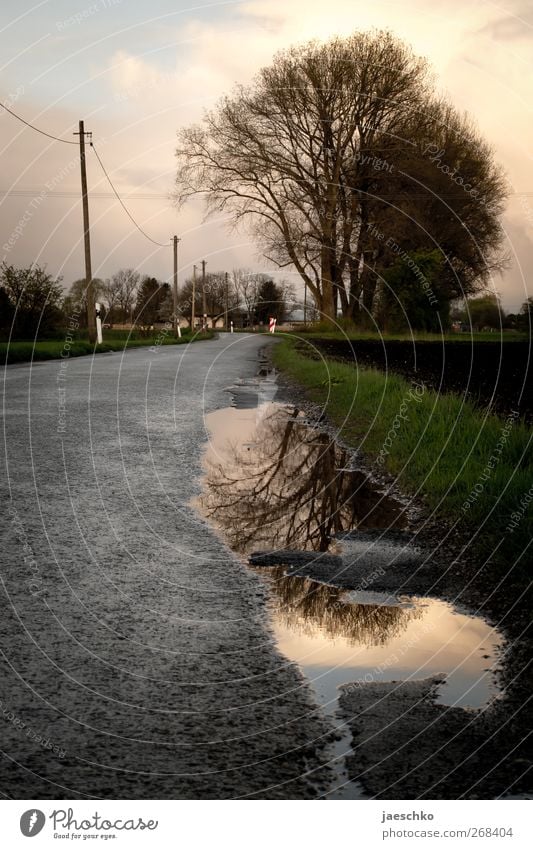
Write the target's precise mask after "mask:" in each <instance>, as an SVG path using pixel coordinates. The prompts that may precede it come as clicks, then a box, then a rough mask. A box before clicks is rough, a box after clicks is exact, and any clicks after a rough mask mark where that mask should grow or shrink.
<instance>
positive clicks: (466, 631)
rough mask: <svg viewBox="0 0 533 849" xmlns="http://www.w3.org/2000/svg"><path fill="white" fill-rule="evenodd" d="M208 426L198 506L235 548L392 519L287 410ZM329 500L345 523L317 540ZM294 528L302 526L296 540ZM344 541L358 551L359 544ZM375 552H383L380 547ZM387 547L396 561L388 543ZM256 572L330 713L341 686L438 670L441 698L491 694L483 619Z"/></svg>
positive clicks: (302, 541) (494, 638) (288, 644)
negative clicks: (204, 477) (203, 485)
mask: <svg viewBox="0 0 533 849" xmlns="http://www.w3.org/2000/svg"><path fill="white" fill-rule="evenodd" d="M206 424H207V426H208V428H209V430H210V433H211V438H210V441H209V445H208V448H207V452H206V457H205V464H206V469H207V481H206V491H205V494H204V495H203V496H202V497H201V499H200V502H201V506H202V508H203V509H204V510H205V512H206V513H207V515H209V516H210V518H211V519H212V520H213V521H214V522H215V523H216V524H218V525H219V526H220V527H221V528H222V530H223V531H224V532H225V534H226V536H227V537H228V540H229V541H230V543H231V545H232V546H233V547H234V548H235V549H236V550H237V551H241V552H246V553H249V552H250V551H251V550H252V549H253V548H255V547H259V548H260V549H261V548H265V549H266V548H275V547H282V548H283V547H288V548H300V549H307V550H313V549H314V550H317V549H319V548H320V549H322V550H325V549H326V548H327V547H329V546H327V545H325V543H326V542H327V538H328V537H329V533H330V532H334V531H336V530H337V531H338V530H341V531H342V530H349V529H350V528H351V527H352V528H353V527H354V526H357V524H358V522H359V520H360V517H361V515H363V517H364V523H365V527H366V525H367V524H368V523H370V525H374V526H377V527H379V526H380V520H383V521H384V523H385V526H386V522H387V521H389V520H390V519H391V517H392V518H394V516H395V515H396V514H397V511H398V504H397V502H394V501H392V500H391V499H388V500H387V499H380V497H379V496H378V494H376V493H375V492H372V491H371V487H370V486H369V484H368V483H366V481H364V480H363V481H362V482H361V476H360V473H355V475H352V476H351V473H350V471H349V470H346V469H345V468H344V467H345V466H346V461H347V455H346V452H345V451H344V449H341V448H340V447H339V446H338V445H336V444H335V443H333V442H332V441H331V439H330V438H329V437H327V436H326V435H325V434H323V433H321V432H320V431H318V430H312V429H311V428H309V427H306V426H305V425H304V424H303V423H302V422H301V419H300V417H299V416H298V414H297V411H295V410H294V409H293V408H290V407H286V406H282V405H279V404H272V403H271V404H263V405H260V406H258V407H255V408H244V409H236V408H227V409H224V410H217V411H216V412H214V413H211V414H209V415H208V416H207V419H206ZM340 469H341V470H343V471H341V472H339V470H340ZM266 479H268V480H271V481H272V484H271V486H269V488H265V487H264V481H265V480H266ZM354 489H355V490H356V495H355V497H354V495H353V491H354ZM332 504H337V511H338V522H339V524H340V525H341V527H340V528H338V527H337V528H335V527H334V526H332V525H331V523H330V524H329V525H328V534H325V533H323V532H322V531H320V532H317V531H316V527H317V525H319V524H320V520H322V521H324V522H329V518H328V516H329V513H328V510H331V505H332ZM295 516H296V518H294V517H295ZM307 516H309V522H308V523H307V522H306V519H307ZM369 517H370V519H369ZM294 528H301V529H302V530H301V531H300V530H298V533H295V532H294ZM289 532H290V533H293V537H292V538H290V537H289ZM363 538H364V535H363V536H362V537H361V539H363ZM344 545H345V546H346V548H347V549H348V548H349V549H351V550H356V549H357V545H358V542H357V536H356V538H355V540H354V539H352V540H351V541H347V542H346V543H344ZM365 545H366V544H365ZM377 547H378V548H379V549H381V550H382V551H384V552H385V553H386V551H385V550H386V549H387V542H386V540H380V541H379V545H378V546H377ZM391 551H392V553H393V554H394V555H395V551H394V547H393V548H392V549H391ZM395 556H396V555H395ZM259 574H261V575H263V576H264V577H265V578H266V579H267V580H268V583H269V584H270V585H271V589H272V597H273V602H274V603H273V626H274V631H275V634H276V639H277V642H278V645H279V648H280V649H281V651H282V652H283V653H284V654H285V655H286V656H287V657H288V658H289V659H290V660H293V661H296V662H297V663H298V664H300V666H301V667H302V669H303V670H304V672H305V674H306V675H307V676H308V678H309V679H311V680H312V681H313V684H314V687H315V689H316V691H317V694H318V696H319V698H320V701H321V703H322V704H323V705H324V706H326V707H327V706H328V705H329V706H330V707H329V708H328V709H329V710H330V711H333V710H334V708H335V706H336V702H337V697H338V692H337V687H338V686H339V685H340V684H344V683H346V682H348V681H356V680H362V681H365V680H366V681H391V680H396V679H406V678H409V677H412V678H427V677H428V676H430V675H434V674H437V673H444V674H445V675H446V676H447V678H446V683H445V684H443V685H442V687H441V688H440V695H439V699H440V701H442V702H443V703H445V704H457V705H462V706H472V707H478V706H480V705H483V704H485V703H486V702H487V701H488V699H489V698H490V697H491V695H494V694H495V693H496V690H495V688H494V684H493V676H492V675H491V673H490V672H488V671H487V670H489V669H490V668H491V667H494V666H495V665H496V664H497V656H496V646H497V645H498V644H499V643H500V639H499V637H498V634H497V633H496V632H494V631H493V630H492V629H491V628H490V627H489V626H488V625H487V623H486V622H485V621H484V620H483V619H481V618H477V617H474V616H468V615H465V614H462V613H459V612H457V611H456V610H455V609H454V608H453V606H452V605H449V604H447V603H445V602H443V601H438V600H435V599H429V598H427V599H419V600H417V603H416V604H415V605H413V604H412V603H411V602H412V599H407V598H405V597H404V598H402V599H400V600H397V601H399V603H397V604H396V605H395V606H392V605H391V601H392V604H393V605H394V599H391V597H387V596H381V597H380V596H379V594H375V593H370V592H367V593H364V592H363V593H361V592H359V593H353V592H352V593H350V592H346V591H341V590H338V589H336V588H334V587H326V586H324V585H322V584H317V583H316V582H313V581H310V580H307V579H304V578H297V577H286V576H285V575H284V572H283V569H280V568H278V569H260V570H259ZM355 602H362V603H360V604H358V603H355ZM387 602H388V604H387Z"/></svg>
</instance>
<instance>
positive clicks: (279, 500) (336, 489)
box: [201, 409, 404, 552]
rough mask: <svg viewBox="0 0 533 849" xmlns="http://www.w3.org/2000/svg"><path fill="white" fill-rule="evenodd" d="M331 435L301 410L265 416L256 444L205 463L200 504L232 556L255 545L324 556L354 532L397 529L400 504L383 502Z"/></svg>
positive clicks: (258, 429)
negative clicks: (303, 418)
mask: <svg viewBox="0 0 533 849" xmlns="http://www.w3.org/2000/svg"><path fill="white" fill-rule="evenodd" d="M347 462H348V455H347V453H346V451H344V450H343V449H342V448H341V447H340V446H339V445H337V444H336V443H335V442H334V441H333V440H332V439H331V437H330V436H329V435H328V434H327V433H324V432H321V431H318V430H315V429H312V428H310V427H308V426H306V425H304V424H303V423H301V422H299V420H298V411H297V410H293V411H292V412H290V411H289V412H287V411H286V410H279V409H278V410H275V412H274V413H272V414H270V415H267V416H265V418H264V419H263V420H262V422H261V424H260V425H259V426H258V428H257V431H256V433H255V435H254V444H253V446H247V447H245V448H242V447H237V446H232V447H231V448H230V449H229V450H228V451H226V452H225V454H224V460H223V461H221V460H220V458H219V459H218V461H217V462H214V461H212V460H210V461H208V475H207V491H206V494H205V495H204V496H203V497H202V499H201V503H202V506H203V508H204V510H205V511H206V513H207V515H208V516H209V518H212V519H213V520H214V521H216V523H217V524H219V525H220V526H221V527H222V528H223V529H224V531H225V532H226V535H227V537H228V540H229V542H230V544H231V545H232V546H233V548H235V549H236V550H237V551H242V552H247V551H250V550H251V549H252V548H253V547H257V546H258V545H263V546H264V545H266V546H267V547H268V548H270V549H272V548H296V549H297V548H299V549H311V550H313V551H327V549H328V547H329V545H330V542H331V538H332V536H333V535H334V534H336V533H339V532H340V531H345V530H349V529H351V528H354V527H361V528H380V527H389V526H391V525H393V524H394V525H395V526H396V527H402V526H403V525H404V517H403V514H402V508H401V506H400V505H399V504H398V503H397V502H395V501H393V500H392V499H390V498H385V497H383V496H381V495H380V494H379V493H378V492H376V491H375V489H374V488H373V487H372V486H371V484H370V483H369V481H368V479H367V477H366V476H365V475H364V474H363V473H362V472H358V471H349V470H346V469H345V468H344V467H345V465H346V463H347Z"/></svg>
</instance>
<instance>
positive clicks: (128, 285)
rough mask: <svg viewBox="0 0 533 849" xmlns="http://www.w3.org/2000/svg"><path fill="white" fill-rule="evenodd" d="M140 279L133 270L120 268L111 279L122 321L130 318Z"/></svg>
mask: <svg viewBox="0 0 533 849" xmlns="http://www.w3.org/2000/svg"><path fill="white" fill-rule="evenodd" d="M140 279H141V275H140V274H139V272H138V271H135V270H134V269H133V268H121V269H120V271H117V272H116V273H115V274H113V277H112V278H111V281H112V284H113V285H114V286H115V287H116V302H117V304H118V307H119V309H120V311H121V313H122V319H123V320H126V319H127V318H128V317H131V314H132V310H133V305H134V303H135V294H136V291H137V288H138V286H139V282H140Z"/></svg>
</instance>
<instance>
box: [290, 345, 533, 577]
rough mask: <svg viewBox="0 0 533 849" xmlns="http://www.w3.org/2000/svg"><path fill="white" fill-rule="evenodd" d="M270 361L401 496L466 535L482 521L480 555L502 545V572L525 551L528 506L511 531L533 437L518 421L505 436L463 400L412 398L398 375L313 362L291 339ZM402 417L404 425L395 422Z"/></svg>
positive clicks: (530, 476) (530, 526) (530, 465)
mask: <svg viewBox="0 0 533 849" xmlns="http://www.w3.org/2000/svg"><path fill="white" fill-rule="evenodd" d="M274 360H275V363H276V365H277V367H278V368H280V369H281V370H283V371H285V372H286V373H287V374H288V375H289V376H290V377H292V378H293V379H294V380H296V381H297V382H298V383H300V384H302V386H304V387H305V388H306V389H307V392H308V394H309V397H310V398H311V399H312V400H314V401H316V402H318V403H320V404H321V405H324V407H325V412H326V414H327V415H328V417H329V418H330V419H331V420H332V421H333V422H334V424H335V425H337V426H338V428H339V430H340V432H341V434H342V437H343V439H344V440H345V441H347V442H348V443H349V444H351V445H352V446H354V447H358V448H361V450H362V452H363V454H364V455H365V456H366V457H368V458H369V459H370V460H373V461H375V462H376V464H377V465H378V466H381V467H382V468H384V469H386V470H387V471H388V472H390V473H391V474H392V475H394V476H395V477H396V479H397V481H398V485H399V486H400V488H401V489H402V490H403V491H404V492H406V493H411V494H412V493H418V494H420V495H422V496H423V498H424V500H425V501H426V503H427V504H428V505H429V506H430V507H432V508H434V509H435V510H436V511H437V515H439V516H440V517H442V518H445V519H446V520H448V521H449V520H451V521H452V522H453V521H455V520H458V521H459V525H460V526H461V527H462V528H464V529H465V530H468V531H469V532H470V533H471V532H473V531H475V530H477V529H479V528H480V526H481V525H482V524H483V523H485V524H484V527H483V530H482V532H481V533H480V535H479V538H478V543H477V545H476V548H477V549H478V550H479V551H481V552H482V553H483V554H490V553H491V551H492V550H493V548H494V546H495V545H496V543H497V542H498V541H499V540H500V539H502V538H503V539H504V543H503V546H502V550H501V554H502V555H503V557H504V558H506V559H508V561H509V562H508V565H511V564H512V562H513V560H514V559H516V558H517V557H518V556H519V555H520V554H521V552H522V550H523V548H524V546H526V545H527V544H528V543H529V541H530V539H531V537H532V535H533V516H532V514H533V500H532V501H531V502H530V504H529V508H528V510H526V511H525V513H524V515H523V518H522V519H521V521H520V522H519V526H518V527H517V528H515V529H514V530H513V531H510V530H508V529H507V526H508V524H509V522H510V521H511V516H512V514H513V512H515V511H516V510H517V509H518V508H519V506H520V501H521V499H523V498H524V497H525V496H526V495H527V493H528V492H529V490H530V488H531V486H532V483H533V456H532V452H531V439H532V430H531V429H530V428H529V427H527V426H526V425H525V424H524V423H523V422H522V421H519V420H513V422H512V424H511V425H510V426H509V428H508V430H509V432H508V433H507V434H505V432H504V429H505V427H506V421H507V420H505V419H501V418H498V417H496V416H485V415H484V414H483V411H480V410H479V409H476V408H475V407H474V406H473V405H471V404H470V403H465V402H464V401H463V400H462V399H461V398H460V397H459V396H455V395H452V394H447V395H439V394H437V393H436V392H434V391H433V390H429V389H422V388H420V389H419V396H418V400H417V399H416V398H417V396H416V392H413V384H410V383H409V382H408V381H407V380H405V379H404V378H402V377H400V376H397V375H391V374H384V373H383V372H380V371H377V370H375V369H362V368H359V369H354V368H353V366H351V365H345V364H343V363H339V362H336V361H333V360H325V361H319V360H311V359H309V358H307V357H306V356H305V355H304V354H303V353H302V352H301V351H299V350H297V349H296V342H295V340H293V339H283V340H282V341H281V342H280V343H279V344H278V345H276V346H275V348H274ZM410 392H411V395H409V393H410ZM413 396H415V397H413ZM402 404H403V405H404V407H403V408H402ZM405 405H406V406H405ZM400 411H401V412H402V413H403V415H404V416H406V417H407V418H406V419H400V420H399V419H398V418H396V417H397V416H398V415H399V413H400ZM398 421H399V425H398ZM395 423H396V425H397V426H396V427H394V425H395ZM391 434H393V435H392V436H391ZM387 439H388V442H387ZM502 440H503V444H502ZM500 448H501V451H500V450H499V449H500ZM385 451H387V452H388V453H384V452H385ZM491 458H493V459H492V460H491ZM494 458H496V460H494ZM489 462H490V463H491V464H492V467H493V468H491V469H490V471H489V472H487V464H488V463H489ZM484 475H485V479H484V478H483V476H484ZM481 485H482V487H483V489H482V491H481V492H479V493H476V491H475V490H476V487H477V488H478V489H479V487H480V486H481ZM466 504H468V505H469V506H467V507H466V506H465V505H466ZM506 562H507V560H506Z"/></svg>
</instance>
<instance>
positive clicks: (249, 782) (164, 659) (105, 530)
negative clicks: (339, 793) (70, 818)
mask: <svg viewBox="0 0 533 849" xmlns="http://www.w3.org/2000/svg"><path fill="white" fill-rule="evenodd" d="M265 342H266V340H265V337H255V336H253V335H248V334H246V335H245V334H235V335H233V336H228V335H226V336H221V338H219V339H216V340H213V341H208V342H201V343H196V344H194V345H191V346H185V345H184V346H179V347H175V348H174V347H172V346H170V347H169V346H165V347H162V348H160V349H158V350H157V351H151V350H150V349H147V348H141V349H136V350H135V349H134V350H129V351H127V352H125V353H123V354H120V353H115V354H109V355H108V354H100V355H98V356H96V357H94V358H93V357H80V358H73V359H65V360H62V361H57V360H55V361H50V362H46V363H35V364H33V365H31V364H25V365H21V366H10V367H7V368H5V369H4V370H3V373H2V376H1V377H2V382H3V387H4V424H3V448H4V450H3V452H2V467H3V468H2V483H1V486H2V496H3V504H4V507H3V509H2V513H1V517H0V520H1V524H2V565H1V579H2V608H3V609H2V614H1V617H0V634H1V636H0V644H1V649H2V658H1V665H2V669H1V672H2V674H1V683H0V718H1V720H2V724H1V728H2V751H3V755H2V760H1V764H2V765H1V778H0V792H1V793H2V794H3V795H4V797H6V798H35V799H61V798H85V797H90V798H154V799H159V798H161V799H171V798H197V799H205V798H236V797H242V796H252V797H255V798H313V797H316V796H317V795H319V793H320V791H321V790H323V789H324V788H325V787H326V786H327V781H328V780H329V777H330V776H329V771H328V770H327V768H325V767H324V763H325V761H326V759H327V758H326V750H325V749H324V747H325V745H326V743H328V742H330V731H331V729H330V726H329V725H327V724H326V720H325V719H324V718H323V717H322V715H321V713H320V711H319V709H318V708H317V706H316V703H315V701H314V699H313V696H312V695H311V691H310V689H309V686H308V684H307V682H306V681H305V679H303V677H302V676H301V673H300V672H299V670H298V668H297V667H296V666H295V665H293V664H290V663H288V661H287V660H286V659H285V658H284V657H282V656H281V655H280V654H279V653H278V651H277V650H276V648H275V646H274V644H273V641H272V637H271V634H270V631H269V625H268V619H267V615H266V609H265V601H266V600H265V589H264V586H263V584H262V583H261V582H260V581H259V579H258V578H257V576H256V575H254V573H253V572H251V571H249V570H247V569H246V567H245V566H243V565H242V564H241V563H240V562H239V560H238V559H237V558H236V557H235V556H234V555H233V554H232V552H231V551H230V550H229V549H227V548H226V547H225V546H224V545H223V543H222V542H221V541H220V539H219V538H218V537H217V536H216V534H215V533H214V531H213V530H212V529H211V528H210V527H209V526H208V525H207V524H206V523H205V521H204V520H203V519H202V518H201V517H200V516H199V515H198V514H197V513H196V511H195V510H194V508H193V507H192V506H191V499H192V498H193V497H194V496H195V495H197V494H198V492H199V490H200V478H201V475H202V467H201V453H202V445H203V444H204V443H205V440H206V438H207V436H206V431H205V426H204V415H205V414H206V413H208V412H211V411H213V410H215V409H218V408H222V407H226V406H228V404H229V395H228V393H227V392H225V391H224V390H225V388H226V387H228V386H229V385H231V384H232V383H233V382H234V381H235V380H236V379H239V378H246V377H251V376H253V375H254V374H256V373H257V368H258V352H259V350H260V348H261V347H263V346H264V345H265ZM60 407H61V409H60ZM58 425H59V431H61V428H62V429H63V432H58Z"/></svg>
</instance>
